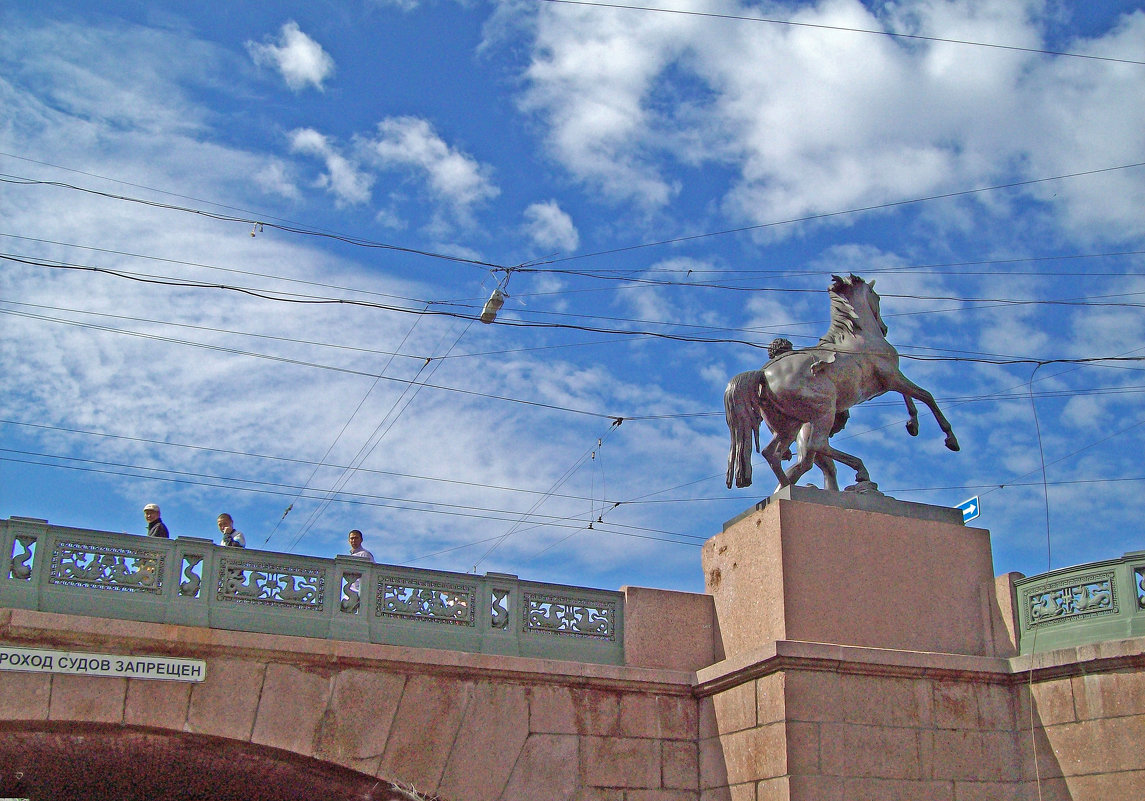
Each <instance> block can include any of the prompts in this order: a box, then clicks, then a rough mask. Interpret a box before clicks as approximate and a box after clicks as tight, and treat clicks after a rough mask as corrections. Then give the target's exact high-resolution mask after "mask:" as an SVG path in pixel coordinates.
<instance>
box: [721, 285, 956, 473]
mask: <svg viewBox="0 0 1145 801" xmlns="http://www.w3.org/2000/svg"><path fill="white" fill-rule="evenodd" d="M827 291H828V293H829V295H830V297H831V325H830V327H829V328H828V329H827V333H826V334H824V335H823V337H822V339H820V340H819V344H818V345H815V346H814V347H810V348H800V349H796V348H792V347H791V343H789V342H787V341H786V340H783V339H778V340H776V341H775V342H773V343H772V346H771V347H770V348H769V349H768V357H769V361H768V362H767V364H766V365H764V367H763V369H762V370H749V371H748V372H746V373H740V374H739V375H737V376H735V377H733V378H732V380H731V381H729V382H728V386H727V389H726V390H725V391H724V411H725V413H726V416H727V423H728V429H729V431H730V432H731V453H730V454H729V455H728V473H727V485H728V488H729V489H730V488H731V486H732V484H733V483H734V484H735V485H736V486H737V487H750V486H751V452H752V443H753V439H754V444H755V450H758V451H759V452H760V453H761V454H763V458H764V459H766V460H767V463H768V464H769V465H770V466H771V469H772V471H773V472H774V473H775V475H776V477H777V478H778V479H779V486H780V487H786V486H788V485H790V484H794V483H795V482H796V481H798V480H799V478H800V477H801V476H802V475H803V474H804V473H806V472H807V471H808V470H810V469H811V467H812V466H813V465H817V466H818V467H819V469H820V470H821V471H822V472H823V479H824V488H825V489H829V490H838V489H839V485H838V482H837V479H836V468H835V462H842V463H843V464H845V465H846V466H847V467H850V468H851V469H852V470H854V471H855V481H856V485H857V486H862V485H870V487H872V488H873V487H874V486H875V485H873V484H871V477H870V474H869V473H868V472H867V468H866V466H865V465H864V464H863V462H862V460H861V459H859V457H857V456H854V455H852V454H849V453H845V452H843V451H841V450H839V449H837V448H833V447H831V444H830V442H829V439H830V437H831V436H832V435H834V434H836V433H838V432H839V431H840V430H841V429H842V428H843V426H844V425H846V423H847V417H848V415H849V411H848V410H849V409H850V408H851V407H852V406H854V405H856V404H859V403H862V402H863V401H868V400H870V399H871V398H877V397H878V396H879V395H882V394H883V393H884V392H897V393H899V394H900V395H902V397H903V400H904V401H906V408H907V413H908V414H909V416H910V417H909V420H908V421H907V424H906V430H907V433H909V434H910V435H911V436H912V437H914V436H918V408H917V407H916V406H915V401H916V400H918V401H922V402H923V403H924V404H926V405H927V407H929V408H930V411H931V412H933V413H934V419H935V420H937V421H938V425H939V427H940V428H941V429H942V431H943V432H944V433H945V434H946V447H947V448H949V449H950V450H952V451H956V450H958V447H959V446H958V439H957V438H956V437H955V436H954V431H953V430H952V428H951V426H950V423H949V422H948V421H947V419H946V417H945V416H944V415H943V414H942V411H941V410H940V409H939V408H938V404H937V403H935V401H934V396H933V395H931V394H930V393H929V392H927V391H926V390H925V389H923V388H922V387H920V386H918V385H917V384H915V383H914V382H913V381H911V380H910V379H908V378H907V377H906V376H904V375H903V374H902V371H901V370H899V355H898V351H896V350H895V349H894V347H893V346H892V345H891V344H890V343H889V342H887V340H886V333H887V326H886V323H884V322H883V318H882V316H881V315H880V312H879V296H878V295H877V294H875V282H874V281H871V282H870V283H867V282H866V281H864V280H863V279H862V278H860V277H859V276H857V275H850V276H848V277H846V278H842V277H840V276H837V275H833V276H831V285H830V287H829V288H828V290H827ZM761 422H763V423H767V427H768V428H769V429H770V430H771V433H772V434H773V436H772V438H771V441H770V442H768V443H767V445H765V446H764V447H763V448H760V444H759V424H760V423H761ZM792 443H796V444H797V449H798V453H799V459H798V460H797V461H796V462H795V463H794V464H793V465H792V466H791V467H790V468H788V469H787V470H786V471H784V469H783V460H784V459H790V458H791V445H792Z"/></svg>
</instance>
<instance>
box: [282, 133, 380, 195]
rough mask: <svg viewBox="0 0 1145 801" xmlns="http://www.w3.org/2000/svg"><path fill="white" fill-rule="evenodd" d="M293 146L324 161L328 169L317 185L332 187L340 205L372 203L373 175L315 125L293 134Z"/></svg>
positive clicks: (291, 140)
mask: <svg viewBox="0 0 1145 801" xmlns="http://www.w3.org/2000/svg"><path fill="white" fill-rule="evenodd" d="M290 149H291V150H292V151H293V152H295V153H302V154H304V155H309V156H317V157H318V158H320V159H322V160H323V162H325V164H326V172H325V174H323V175H322V176H321V177H320V178H319V179H318V185H319V186H321V187H323V188H325V189H327V190H329V191H330V192H331V193H332V194H333V195H334V197H335V198H337V202H338V204H339V205H355V204H359V203H367V202H369V200H370V189H371V187H372V186H373V184H374V177H373V176H372V175H370V174H369V173H366V172H364V171H363V170H360V169H359V168H358V165H357V164H356V163H355V162H353V161H351V160H350V159H348V158H346V157H345V156H343V155H342V154H341V153H339V152H338V150H337V148H335V147H334V145H332V144H331V143H330V140H329V139H328V138H327V137H325V136H324V135H322V134H320V133H318V131H315V130H314V129H313V128H300V129H298V130H296V131H292V132H291V133H290Z"/></svg>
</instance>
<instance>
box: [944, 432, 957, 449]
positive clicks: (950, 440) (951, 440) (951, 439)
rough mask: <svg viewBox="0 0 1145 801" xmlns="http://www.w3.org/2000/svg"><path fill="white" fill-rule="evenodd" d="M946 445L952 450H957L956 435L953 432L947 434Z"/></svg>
mask: <svg viewBox="0 0 1145 801" xmlns="http://www.w3.org/2000/svg"><path fill="white" fill-rule="evenodd" d="M946 447H948V448H950V450H952V451H956V450H959V445H958V437H956V436H954V435H953V434H947V435H946Z"/></svg>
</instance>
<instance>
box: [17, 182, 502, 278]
mask: <svg viewBox="0 0 1145 801" xmlns="http://www.w3.org/2000/svg"><path fill="white" fill-rule="evenodd" d="M0 183H7V184H15V185H18V186H47V187H54V188H58V189H66V190H69V191H73V192H82V193H86V194H90V195H95V196H97V197H102V198H106V199H109V200H119V201H123V202H126V203H137V204H140V205H142V206H148V207H151V208H157V209H163V210H166V211H178V212H183V213H186V214H193V215H197V216H200V217H204V218H207V219H211V220H218V221H221V222H237V223H242V224H243V225H254V226H263V227H266V228H274V229H277V230H279V231H284V232H286V233H291V234H299V235H302V236H313V237H320V238H323V239H331V240H334V241H337V242H341V243H343V244H348V245H354V246H356V247H361V248H370V249H376V250H389V251H394V252H397V253H406V254H410V255H415V256H426V257H429V258H433V259H440V260H442V261H449V262H455V263H458V264H470V265H473V266H475V267H482V268H486V269H504V267H502V265H499V264H494V263H492V262H487V261H481V260H480V259H470V258H467V257H464V256H454V255H451V254H448V253H439V252H434V251H429V250H420V249H418V248H410V247H405V246H402V245H393V244H389V243H386V242H378V241H375V240H371V239H364V238H361V237H355V236H349V235H346V234H335V233H330V232H327V231H322V230H319V229H316V228H304V227H301V226H296V225H289V224H286V223H284V222H267V221H264V220H259V219H257V218H254V217H236V216H234V215H230V214H222V213H218V212H211V211H206V210H204V209H196V208H193V207H190V206H179V205H176V204H172V203H160V202H159V201H156V200H146V199H144V198H138V197H132V196H130V195H120V194H116V193H114V192H103V191H101V190H99V189H92V188H90V187H84V186H76V185H75V184H69V183H65V182H63V181H44V180H39V179H35V178H26V177H23V176H19V175H10V174H8V173H0Z"/></svg>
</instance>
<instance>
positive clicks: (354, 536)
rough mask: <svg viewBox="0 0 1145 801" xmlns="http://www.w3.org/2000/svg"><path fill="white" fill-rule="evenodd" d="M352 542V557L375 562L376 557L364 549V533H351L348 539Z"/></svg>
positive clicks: (353, 531)
mask: <svg viewBox="0 0 1145 801" xmlns="http://www.w3.org/2000/svg"><path fill="white" fill-rule="evenodd" d="M347 539H349V541H350V556H357V557H358V558H359V559H369V560H370V561H371V562H372V561H374V555H373V554H372V553H370V552H369V551H367V550H366V549H365V548H363V547H362V532H360V531H358V529H354V530H352V531H351V532H350V535H349V537H348V538H347Z"/></svg>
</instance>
